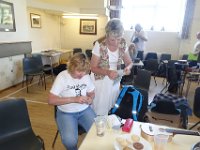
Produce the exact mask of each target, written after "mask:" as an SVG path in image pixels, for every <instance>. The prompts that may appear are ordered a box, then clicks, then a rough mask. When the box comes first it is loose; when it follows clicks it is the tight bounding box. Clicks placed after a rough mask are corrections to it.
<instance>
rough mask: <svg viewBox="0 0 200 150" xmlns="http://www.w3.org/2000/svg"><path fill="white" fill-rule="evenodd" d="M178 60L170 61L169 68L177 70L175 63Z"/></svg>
mask: <svg viewBox="0 0 200 150" xmlns="http://www.w3.org/2000/svg"><path fill="white" fill-rule="evenodd" d="M176 62H177V60H168V63H167V67H170V68H175V63H176Z"/></svg>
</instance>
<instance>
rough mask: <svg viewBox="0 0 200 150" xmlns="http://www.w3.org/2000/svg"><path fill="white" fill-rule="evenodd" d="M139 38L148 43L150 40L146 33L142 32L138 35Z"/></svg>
mask: <svg viewBox="0 0 200 150" xmlns="http://www.w3.org/2000/svg"><path fill="white" fill-rule="evenodd" d="M137 37H139V38H141V39H142V40H144V41H148V38H147V36H146V35H145V33H144V31H143V30H142V31H140V32H139V33H138V34H137Z"/></svg>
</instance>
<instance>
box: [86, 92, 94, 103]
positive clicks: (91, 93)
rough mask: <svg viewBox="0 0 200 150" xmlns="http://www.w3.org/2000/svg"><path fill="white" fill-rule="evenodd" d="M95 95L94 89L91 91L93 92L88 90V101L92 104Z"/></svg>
mask: <svg viewBox="0 0 200 150" xmlns="http://www.w3.org/2000/svg"><path fill="white" fill-rule="evenodd" d="M94 96H95V93H94V90H93V91H91V92H87V97H88V103H89V104H92V101H93V99H94Z"/></svg>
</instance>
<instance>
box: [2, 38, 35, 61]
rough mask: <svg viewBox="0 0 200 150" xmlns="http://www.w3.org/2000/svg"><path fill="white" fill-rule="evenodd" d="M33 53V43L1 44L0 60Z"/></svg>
mask: <svg viewBox="0 0 200 150" xmlns="http://www.w3.org/2000/svg"><path fill="white" fill-rule="evenodd" d="M31 52H32V46H31V41H22V42H7V43H6V42H5V43H0V58H3V57H9V56H15V55H23V54H25V55H26V54H30V53H31Z"/></svg>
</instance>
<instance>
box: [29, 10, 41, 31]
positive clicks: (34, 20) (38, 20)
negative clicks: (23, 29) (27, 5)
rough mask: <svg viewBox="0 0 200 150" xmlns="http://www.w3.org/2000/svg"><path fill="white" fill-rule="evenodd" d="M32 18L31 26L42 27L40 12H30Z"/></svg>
mask: <svg viewBox="0 0 200 150" xmlns="http://www.w3.org/2000/svg"><path fill="white" fill-rule="evenodd" d="M30 18H31V27H32V28H41V16H40V15H38V14H33V13H31V14H30Z"/></svg>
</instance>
